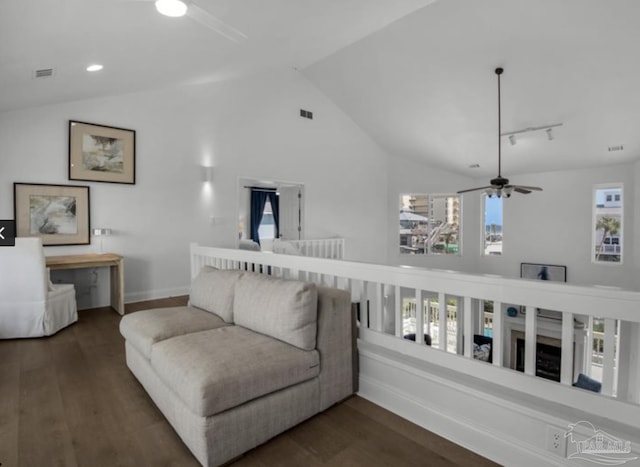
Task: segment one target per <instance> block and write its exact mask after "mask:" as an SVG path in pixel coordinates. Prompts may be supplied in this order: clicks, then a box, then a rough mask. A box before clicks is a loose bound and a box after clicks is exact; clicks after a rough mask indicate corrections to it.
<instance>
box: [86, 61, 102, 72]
mask: <svg viewBox="0 0 640 467" xmlns="http://www.w3.org/2000/svg"><path fill="white" fill-rule="evenodd" d="M103 68H104V67H103V66H102V65H100V64H99V63H94V64H93V65H89V66H88V67H87V71H89V72H94V71H100V70H102V69H103Z"/></svg>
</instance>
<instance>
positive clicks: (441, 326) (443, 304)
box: [438, 292, 447, 352]
mask: <svg viewBox="0 0 640 467" xmlns="http://www.w3.org/2000/svg"><path fill="white" fill-rule="evenodd" d="M438 348H439V349H442V350H444V351H445V352H446V351H447V296H446V294H445V293H444V292H438Z"/></svg>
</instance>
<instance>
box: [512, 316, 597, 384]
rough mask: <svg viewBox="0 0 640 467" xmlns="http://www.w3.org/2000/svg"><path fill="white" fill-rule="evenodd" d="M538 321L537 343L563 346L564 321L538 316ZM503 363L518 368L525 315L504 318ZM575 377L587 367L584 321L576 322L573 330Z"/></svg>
mask: <svg viewBox="0 0 640 467" xmlns="http://www.w3.org/2000/svg"><path fill="white" fill-rule="evenodd" d="M536 323H537V343H539V344H545V345H548V346H552V347H561V346H562V321H561V320H559V319H553V318H545V317H541V316H538V319H537V320H536ZM504 330H505V332H504V338H505V342H503V348H504V349H505V351H504V354H503V365H504V366H506V367H509V368H511V369H513V370H515V369H516V355H515V352H516V343H517V339H524V335H525V317H524V315H518V316H515V317H511V316H505V319H504ZM573 343H574V355H573V377H574V378H573V379H574V381H575V380H576V379H577V377H578V374H580V373H584V372H585V371H584V369H585V365H586V363H585V355H586V354H585V349H586V345H587V330H586V329H585V327H584V325H582V323H579V322H576V324H575V325H574V330H573Z"/></svg>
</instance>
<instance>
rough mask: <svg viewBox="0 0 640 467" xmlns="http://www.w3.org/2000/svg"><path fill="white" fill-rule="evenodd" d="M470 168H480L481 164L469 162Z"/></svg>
mask: <svg viewBox="0 0 640 467" xmlns="http://www.w3.org/2000/svg"><path fill="white" fill-rule="evenodd" d="M469 168H470V169H479V168H480V164H469Z"/></svg>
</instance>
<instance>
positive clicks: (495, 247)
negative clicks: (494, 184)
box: [482, 195, 503, 256]
mask: <svg viewBox="0 0 640 467" xmlns="http://www.w3.org/2000/svg"><path fill="white" fill-rule="evenodd" d="M482 200H483V205H484V211H483V212H484V218H483V222H482V227H483V229H484V232H483V234H484V235H483V238H484V247H483V249H482V252H483V254H484V255H487V256H494V255H501V254H502V227H503V222H502V211H503V209H502V208H503V204H502V201H503V198H498V197H497V196H492V197H489V196H487V195H483V196H482Z"/></svg>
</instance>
